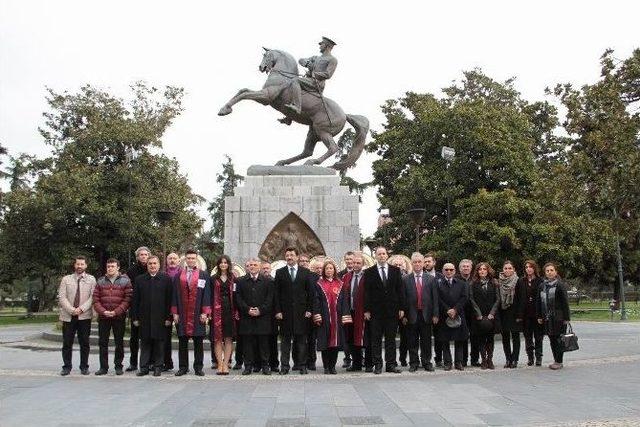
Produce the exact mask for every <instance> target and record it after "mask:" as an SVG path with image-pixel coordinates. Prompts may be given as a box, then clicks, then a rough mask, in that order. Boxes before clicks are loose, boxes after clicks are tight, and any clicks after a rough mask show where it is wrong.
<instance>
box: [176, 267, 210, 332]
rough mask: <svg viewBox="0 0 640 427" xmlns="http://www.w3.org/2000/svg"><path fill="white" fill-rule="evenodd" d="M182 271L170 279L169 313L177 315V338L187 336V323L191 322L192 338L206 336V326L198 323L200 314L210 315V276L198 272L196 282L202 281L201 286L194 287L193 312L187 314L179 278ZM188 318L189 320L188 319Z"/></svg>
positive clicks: (203, 272) (201, 271)
mask: <svg viewBox="0 0 640 427" xmlns="http://www.w3.org/2000/svg"><path fill="white" fill-rule="evenodd" d="M182 271H183V270H181V271H180V273H179V274H176V275H175V276H174V277H173V279H172V287H173V294H172V295H173V296H172V299H171V313H172V314H178V315H179V316H180V321H179V322H178V324H177V325H176V330H177V332H178V336H179V337H184V336H187V335H188V333H187V332H188V329H189V328H188V327H187V321H191V322H193V330H192V331H191V335H190V336H193V337H203V336H204V335H205V334H206V332H207V331H206V329H207V328H206V325H205V324H204V323H201V322H200V315H201V314H211V275H210V274H209V273H208V272H206V271H204V270H199V271H198V281H200V280H204V282H200V283H202V286H196V292H195V298H194V300H195V301H194V302H195V304H194V310H193V312H192V313H187V312H186V311H185V310H186V301H183V300H182V284H181V283H180V278H181V277H182ZM188 316H189V317H191V319H188Z"/></svg>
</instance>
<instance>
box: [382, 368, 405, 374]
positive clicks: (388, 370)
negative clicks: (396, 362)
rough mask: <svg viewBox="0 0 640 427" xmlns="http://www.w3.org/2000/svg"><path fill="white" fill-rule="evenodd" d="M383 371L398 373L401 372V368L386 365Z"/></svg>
mask: <svg viewBox="0 0 640 427" xmlns="http://www.w3.org/2000/svg"><path fill="white" fill-rule="evenodd" d="M385 371H386V372H389V373H392V374H399V373H401V372H402V370H401V369H400V368H398V367H397V366H391V367H388V368H387V369H386V370H385Z"/></svg>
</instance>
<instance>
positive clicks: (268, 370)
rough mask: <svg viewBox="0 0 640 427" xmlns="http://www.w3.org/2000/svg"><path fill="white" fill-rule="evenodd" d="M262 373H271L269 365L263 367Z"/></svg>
mask: <svg viewBox="0 0 640 427" xmlns="http://www.w3.org/2000/svg"><path fill="white" fill-rule="evenodd" d="M262 375H271V369H269V368H268V367H264V368H262Z"/></svg>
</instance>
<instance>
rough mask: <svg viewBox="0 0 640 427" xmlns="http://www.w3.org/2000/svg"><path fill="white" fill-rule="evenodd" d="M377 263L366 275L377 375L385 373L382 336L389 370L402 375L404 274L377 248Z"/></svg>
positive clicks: (367, 309)
mask: <svg viewBox="0 0 640 427" xmlns="http://www.w3.org/2000/svg"><path fill="white" fill-rule="evenodd" d="M375 255H376V261H377V262H376V264H375V265H373V266H371V267H369V268H367V269H366V270H365V272H364V286H365V293H364V317H365V320H368V321H369V322H370V331H371V352H372V355H373V364H374V365H375V369H374V371H373V372H374V373H375V374H380V373H382V337H383V336H384V359H385V364H386V371H387V372H392V373H400V372H401V371H400V369H399V368H398V366H397V363H396V333H397V332H398V319H402V318H403V317H404V310H405V301H404V289H403V284H402V274H401V272H400V269H399V268H398V267H394V266H392V265H389V264H387V259H388V258H389V254H388V253H387V249H386V248H385V247H383V246H380V247H378V248H377V249H376V252H375Z"/></svg>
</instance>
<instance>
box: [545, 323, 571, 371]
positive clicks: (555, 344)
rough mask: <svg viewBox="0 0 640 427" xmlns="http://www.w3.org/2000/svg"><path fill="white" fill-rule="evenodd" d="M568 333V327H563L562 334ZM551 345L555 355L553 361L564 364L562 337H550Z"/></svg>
mask: <svg viewBox="0 0 640 427" xmlns="http://www.w3.org/2000/svg"><path fill="white" fill-rule="evenodd" d="M566 332H567V325H562V329H561V330H560V333H562V334H564V333H566ZM549 344H550V345H551V353H552V354H553V361H554V362H556V363H562V359H563V358H564V350H563V349H562V343H561V342H560V335H549Z"/></svg>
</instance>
